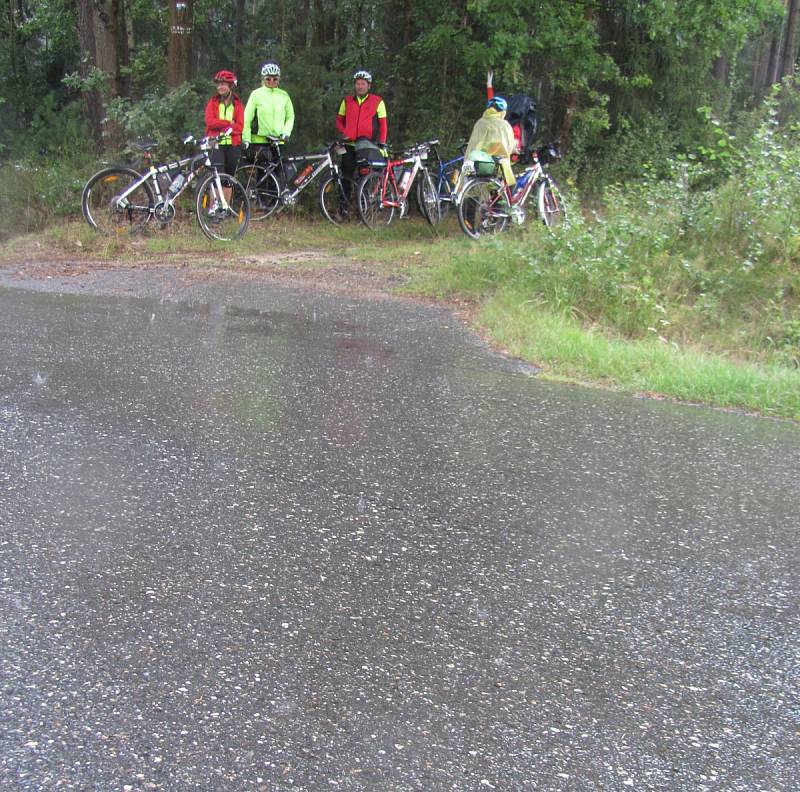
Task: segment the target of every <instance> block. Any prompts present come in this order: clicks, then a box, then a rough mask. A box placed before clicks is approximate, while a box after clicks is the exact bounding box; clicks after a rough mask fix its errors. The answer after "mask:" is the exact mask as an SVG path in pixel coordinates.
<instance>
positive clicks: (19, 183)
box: [0, 156, 96, 239]
mask: <svg viewBox="0 0 800 792" xmlns="http://www.w3.org/2000/svg"><path fill="white" fill-rule="evenodd" d="M94 170H96V167H95V164H94V162H93V159H92V158H90V157H87V156H84V157H77V156H73V157H71V158H69V159H64V160H53V161H48V160H47V159H46V158H37V159H23V160H16V161H13V162H4V163H2V164H0V217H1V218H2V220H1V221H0V239H7V238H9V237H11V236H15V235H19V234H24V233H30V232H32V231H37V230H39V229H41V228H44V227H45V226H47V225H48V224H50V223H52V222H53V218H63V217H69V216H74V215H76V214H77V215H79V214H80V212H81V192H82V191H83V185H84V184H85V183H86V179H87V178H88V176H89V175H90V174H91V173H92V172H93V171H94Z"/></svg>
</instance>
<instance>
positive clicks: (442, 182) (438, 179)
mask: <svg viewBox="0 0 800 792" xmlns="http://www.w3.org/2000/svg"><path fill="white" fill-rule="evenodd" d="M431 180H432V181H433V184H434V186H435V188H436V187H438V189H436V193H437V196H438V199H439V222H441V221H442V220H444V218H445V217H447V214H448V212H449V211H450V204H452V203H453V188H452V187H451V185H450V182H449V181H448V175H447V174H446V173H445V172H442V173H440V174H439V176H434V175H433V174H431ZM422 184H423V180H422V179H420V180H419V181H418V182H417V206H418V207H419V211H420V214H421V215H422V216H423V217H425V219H426V220H427V217H426V215H425V202H424V201H423V199H422Z"/></svg>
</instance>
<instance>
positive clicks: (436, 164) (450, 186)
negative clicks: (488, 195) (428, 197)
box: [417, 143, 466, 222]
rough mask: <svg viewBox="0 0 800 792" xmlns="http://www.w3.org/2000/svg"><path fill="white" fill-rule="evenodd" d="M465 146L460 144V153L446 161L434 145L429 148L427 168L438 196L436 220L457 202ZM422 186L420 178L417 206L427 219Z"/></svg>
mask: <svg viewBox="0 0 800 792" xmlns="http://www.w3.org/2000/svg"><path fill="white" fill-rule="evenodd" d="M465 148H466V143H464V144H463V145H462V146H461V154H459V155H458V156H457V157H453V159H451V160H447V161H446V162H443V161H442V158H441V157H440V156H439V151H438V150H437V148H436V146H435V145H434V146H432V147H431V149H430V154H429V155H428V161H429V163H430V164H429V166H428V168H429V172H430V175H431V179H432V180H433V185H434V187H435V188H436V195H437V196H438V198H439V218H438V220H437V222H439V221H441V219H442V218H443V217H444V216H445V215H446V214H447V212H448V210H449V209H450V207H451V206H455V205H457V203H458V189H459V186H460V185H459V182H460V180H461V166H462V165H463V164H464V149H465ZM422 186H423V182H422V180H420V181H419V182H417V206H419V208H420V212H421V213H422V215H423V217H425V218H426V219H427V218H428V215H427V212H426V211H425V201H424V200H423V197H422ZM429 222H430V221H429Z"/></svg>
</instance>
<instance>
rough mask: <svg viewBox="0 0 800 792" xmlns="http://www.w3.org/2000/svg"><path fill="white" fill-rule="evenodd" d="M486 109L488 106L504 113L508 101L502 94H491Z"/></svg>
mask: <svg viewBox="0 0 800 792" xmlns="http://www.w3.org/2000/svg"><path fill="white" fill-rule="evenodd" d="M486 107H487V109H488V108H489V107H493V108H494V109H495V110H499V111H500V112H501V113H505V111H506V110H508V102H507V101H506V100H505V99H503V97H502V96H493V97H492V98H491V99H490V100H489V101H488V102H487V103H486Z"/></svg>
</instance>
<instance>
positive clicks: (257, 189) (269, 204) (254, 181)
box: [235, 163, 281, 220]
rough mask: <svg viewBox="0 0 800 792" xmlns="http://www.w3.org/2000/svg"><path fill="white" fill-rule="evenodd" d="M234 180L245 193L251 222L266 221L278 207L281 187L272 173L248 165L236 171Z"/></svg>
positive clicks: (259, 166)
mask: <svg viewBox="0 0 800 792" xmlns="http://www.w3.org/2000/svg"><path fill="white" fill-rule="evenodd" d="M235 178H236V179H237V180H238V181H239V182H240V183H241V184H242V186H243V187H244V189H245V192H246V193H247V198H248V200H249V201H250V216H251V217H252V219H253V220H264V219H266V218H267V217H269V216H270V215H271V214H273V213H274V212H275V210H276V209H277V208H278V207H279V206H280V195H281V185H280V182H279V181H278V177H277V176H276V175H275V173H274V172H273V171H268V170H267V169H266V168H265V167H263V166H261V165H253V164H251V163H248V164H246V165H240V166H239V167H238V168H237V169H236V174H235Z"/></svg>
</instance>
